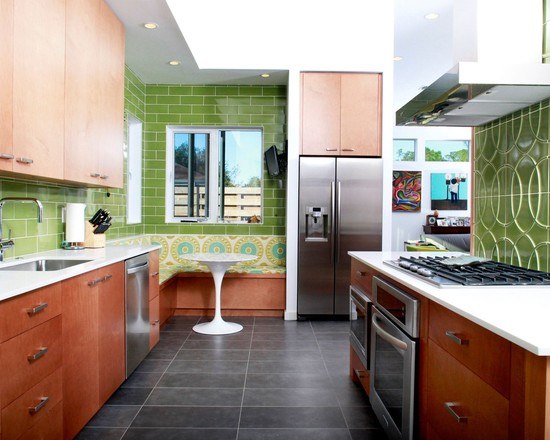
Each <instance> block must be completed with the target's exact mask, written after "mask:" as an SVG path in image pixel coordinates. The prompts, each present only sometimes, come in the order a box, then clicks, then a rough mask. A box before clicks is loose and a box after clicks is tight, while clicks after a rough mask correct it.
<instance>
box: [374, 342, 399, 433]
mask: <svg viewBox="0 0 550 440" xmlns="http://www.w3.org/2000/svg"><path fill="white" fill-rule="evenodd" d="M375 334H376V333H375ZM375 344H376V345H375V374H374V389H375V390H376V393H377V394H378V396H379V397H380V399H381V400H382V403H383V404H384V406H385V407H386V409H387V410H388V412H389V413H390V416H391V418H392V419H393V421H394V423H395V424H396V425H397V427H398V428H399V429H401V427H402V426H403V370H404V362H405V360H404V358H403V356H402V354H401V353H400V352H399V351H398V350H397V349H396V348H395V347H394V346H392V345H391V344H389V343H387V342H386V341H385V340H383V339H382V338H381V337H380V336H379V335H378V334H376V341H375Z"/></svg>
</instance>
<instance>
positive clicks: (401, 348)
mask: <svg viewBox="0 0 550 440" xmlns="http://www.w3.org/2000/svg"><path fill="white" fill-rule="evenodd" d="M373 300H374V301H373V302H374V305H373V307H372V321H371V323H372V327H371V328H372V335H371V359H370V360H371V363H370V374H371V376H370V377H371V381H370V401H371V404H372V408H373V410H374V412H375V414H376V416H377V417H378V420H379V421H380V423H381V425H382V427H383V428H384V430H385V431H386V434H387V435H388V437H389V438H391V439H412V438H413V435H414V402H415V383H416V378H415V376H416V368H415V367H416V352H417V342H416V340H415V339H417V338H418V336H419V325H418V315H419V305H420V302H419V301H418V300H417V299H415V298H413V297H412V296H410V295H408V294H407V293H405V292H403V291H402V290H400V289H398V288H397V287H395V286H392V285H391V284H389V283H387V282H386V281H384V280H382V279H380V278H377V277H374V278H373Z"/></svg>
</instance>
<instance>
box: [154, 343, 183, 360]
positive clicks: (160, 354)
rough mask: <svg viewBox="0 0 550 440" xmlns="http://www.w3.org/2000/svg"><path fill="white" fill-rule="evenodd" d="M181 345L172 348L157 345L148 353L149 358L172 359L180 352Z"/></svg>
mask: <svg viewBox="0 0 550 440" xmlns="http://www.w3.org/2000/svg"><path fill="white" fill-rule="evenodd" d="M178 349H179V346H177V347H172V348H163V347H155V348H153V349H152V350H151V352H150V353H149V354H148V355H147V359H167V360H172V359H173V358H174V356H175V355H176V353H177V352H178Z"/></svg>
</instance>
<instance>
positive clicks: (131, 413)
mask: <svg viewBox="0 0 550 440" xmlns="http://www.w3.org/2000/svg"><path fill="white" fill-rule="evenodd" d="M139 409H140V407H139V406H122V405H120V406H112V405H104V406H103V407H102V408H101V409H100V410H99V411H98V413H97V414H96V415H95V416H94V417H93V418H92V420H90V422H89V423H88V426H91V427H102V428H127V427H128V426H130V423H131V422H132V420H133V419H134V417H135V416H136V414H137V413H138V411H139Z"/></svg>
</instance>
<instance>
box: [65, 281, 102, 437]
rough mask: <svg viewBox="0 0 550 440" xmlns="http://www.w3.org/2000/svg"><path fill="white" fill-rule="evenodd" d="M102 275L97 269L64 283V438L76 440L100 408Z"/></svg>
mask: <svg viewBox="0 0 550 440" xmlns="http://www.w3.org/2000/svg"><path fill="white" fill-rule="evenodd" d="M100 275H101V274H100V273H99V271H97V270H96V271H93V272H88V273H86V274H83V275H80V276H77V277H74V278H70V279H68V280H67V281H64V282H63V283H62V291H63V404H64V411H63V419H64V437H65V438H73V437H75V436H76V434H77V433H78V432H79V431H80V430H81V429H82V427H83V426H84V425H85V424H86V423H87V422H88V420H90V419H91V418H92V417H93V415H94V414H95V413H96V411H97V410H98V409H99V402H98V390H99V377H98V368H99V366H98V350H97V347H98V322H99V319H98V313H97V312H98V289H99V287H98V286H99V285H98V284H97V283H95V284H94V282H95V280H98V279H99V276H100ZM89 283H90V284H91V285H89Z"/></svg>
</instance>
